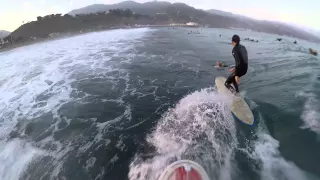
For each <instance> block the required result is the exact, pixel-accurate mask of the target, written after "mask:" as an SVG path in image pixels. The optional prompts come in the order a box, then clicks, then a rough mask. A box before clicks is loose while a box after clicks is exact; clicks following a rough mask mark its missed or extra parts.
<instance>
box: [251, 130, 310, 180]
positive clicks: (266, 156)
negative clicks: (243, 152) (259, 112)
mask: <svg viewBox="0 0 320 180" xmlns="http://www.w3.org/2000/svg"><path fill="white" fill-rule="evenodd" d="M258 136H259V140H258V141H256V142H255V145H254V153H253V154H252V155H253V158H254V159H256V160H258V161H262V168H261V172H260V176H261V179H263V180H279V179H282V180H304V179H306V175H305V174H304V172H303V171H301V170H300V169H299V168H298V167H297V166H296V165H295V164H294V163H292V162H288V161H286V160H285V159H284V158H283V157H282V156H281V154H280V152H279V150H278V148H279V142H278V141H277V140H275V139H273V138H272V137H271V136H270V135H268V134H265V133H259V135H258Z"/></svg>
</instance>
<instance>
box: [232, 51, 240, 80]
mask: <svg viewBox="0 0 320 180" xmlns="http://www.w3.org/2000/svg"><path fill="white" fill-rule="evenodd" d="M233 56H234V60H235V61H236V64H235V67H234V68H235V76H238V75H239V72H240V53H239V51H237V50H236V51H234V54H233Z"/></svg>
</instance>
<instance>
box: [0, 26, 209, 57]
mask: <svg viewBox="0 0 320 180" xmlns="http://www.w3.org/2000/svg"><path fill="white" fill-rule="evenodd" d="M147 27H149V28H153V27H189V28H200V27H203V28H204V26H188V25H183V24H174V25H172V24H171V25H170V24H165V25H136V26H114V27H110V28H105V29H97V30H80V31H79V32H66V33H61V34H59V35H56V36H53V37H48V38H39V39H37V40H32V41H26V42H22V43H17V44H11V45H9V46H8V47H4V48H0V53H1V52H6V51H10V50H13V49H16V48H19V47H23V46H29V45H32V44H36V43H41V42H47V41H53V40H58V39H64V38H69V37H73V36H77V35H81V34H87V33H92V32H101V31H109V30H116V29H136V28H147Z"/></svg>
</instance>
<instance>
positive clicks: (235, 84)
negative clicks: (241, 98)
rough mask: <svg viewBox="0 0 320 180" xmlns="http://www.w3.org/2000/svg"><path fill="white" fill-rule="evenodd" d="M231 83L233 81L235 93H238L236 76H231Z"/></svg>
mask: <svg viewBox="0 0 320 180" xmlns="http://www.w3.org/2000/svg"><path fill="white" fill-rule="evenodd" d="M232 83H233V86H234V88H235V90H236V93H238V92H239V87H238V83H237V82H236V78H233V81H232Z"/></svg>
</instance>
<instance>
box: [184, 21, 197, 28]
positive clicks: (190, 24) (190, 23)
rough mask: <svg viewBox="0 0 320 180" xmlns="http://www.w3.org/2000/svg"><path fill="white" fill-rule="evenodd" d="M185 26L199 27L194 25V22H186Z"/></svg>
mask: <svg viewBox="0 0 320 180" xmlns="http://www.w3.org/2000/svg"><path fill="white" fill-rule="evenodd" d="M186 25H187V26H193V27H195V26H199V25H198V23H195V22H188V23H187V24H186Z"/></svg>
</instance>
